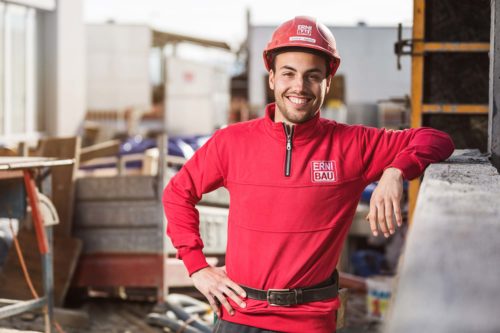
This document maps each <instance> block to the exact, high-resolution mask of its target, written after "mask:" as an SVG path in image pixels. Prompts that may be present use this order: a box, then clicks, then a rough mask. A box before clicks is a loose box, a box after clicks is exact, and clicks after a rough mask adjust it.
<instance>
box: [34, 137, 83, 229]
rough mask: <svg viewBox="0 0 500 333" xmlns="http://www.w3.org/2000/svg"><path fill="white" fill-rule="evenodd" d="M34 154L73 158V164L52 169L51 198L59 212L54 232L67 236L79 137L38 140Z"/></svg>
mask: <svg viewBox="0 0 500 333" xmlns="http://www.w3.org/2000/svg"><path fill="white" fill-rule="evenodd" d="M35 155H36V156H46V157H57V158H69V159H74V160H75V163H74V164H73V165H68V166H63V167H58V168H54V169H53V170H52V193H51V199H52V202H53V203H54V206H55V207H56V209H57V213H58V214H59V220H60V223H59V225H58V226H57V227H56V228H54V234H55V235H56V236H57V235H59V234H61V235H63V236H66V237H69V236H71V226H72V222H73V206H74V197H75V196H74V193H75V179H76V171H77V170H78V166H79V156H80V138H79V137H70V138H48V139H43V140H40V142H39V145H38V147H37V149H36V153H35Z"/></svg>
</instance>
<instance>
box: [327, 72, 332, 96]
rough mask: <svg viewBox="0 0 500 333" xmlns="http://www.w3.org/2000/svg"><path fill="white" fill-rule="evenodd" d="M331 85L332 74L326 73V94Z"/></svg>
mask: <svg viewBox="0 0 500 333" xmlns="http://www.w3.org/2000/svg"><path fill="white" fill-rule="evenodd" d="M331 85H332V76H331V75H328V77H327V78H326V93H327V94H328V92H329V91H330V86H331Z"/></svg>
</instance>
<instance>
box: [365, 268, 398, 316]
mask: <svg viewBox="0 0 500 333" xmlns="http://www.w3.org/2000/svg"><path fill="white" fill-rule="evenodd" d="M393 281H394V278H393V277H392V276H371V277H369V278H367V279H366V285H367V287H368V292H367V294H366V310H367V313H368V316H369V317H370V318H373V319H378V320H383V319H384V318H385V317H386V315H387V309H388V307H389V302H390V299H391V293H392V285H393Z"/></svg>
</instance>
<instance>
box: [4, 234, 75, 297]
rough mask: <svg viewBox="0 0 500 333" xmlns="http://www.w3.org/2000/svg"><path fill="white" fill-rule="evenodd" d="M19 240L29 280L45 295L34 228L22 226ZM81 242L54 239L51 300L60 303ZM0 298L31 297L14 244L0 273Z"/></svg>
mask: <svg viewBox="0 0 500 333" xmlns="http://www.w3.org/2000/svg"><path fill="white" fill-rule="evenodd" d="M18 240H19V243H20V246H21V250H22V252H23V255H24V260H25V262H26V266H27V268H28V272H29V274H30V276H31V280H32V282H33V285H34V287H35V290H36V291H37V293H38V295H39V296H43V295H44V290H43V281H42V265H41V257H40V254H39V252H38V246H37V241H36V237H35V233H34V231H29V230H27V229H21V230H20V231H19V234H18ZM81 248H82V242H81V241H80V240H78V239H72V238H62V237H58V238H55V240H54V252H53V253H54V302H55V305H56V306H60V305H62V304H63V301H64V297H65V295H66V292H67V290H68V288H69V284H70V282H71V278H72V276H73V273H74V271H75V268H76V264H77V259H78V257H79V255H80V252H81ZM0 298H10V299H21V300H27V299H32V298H33V296H32V295H31V292H30V290H29V288H28V285H27V283H26V280H25V278H24V275H23V272H22V269H21V266H20V264H19V259H18V257H17V253H16V251H15V248H14V246H12V247H11V248H10V250H9V254H8V255H7V259H6V261H5V264H4V266H3V271H2V273H0Z"/></svg>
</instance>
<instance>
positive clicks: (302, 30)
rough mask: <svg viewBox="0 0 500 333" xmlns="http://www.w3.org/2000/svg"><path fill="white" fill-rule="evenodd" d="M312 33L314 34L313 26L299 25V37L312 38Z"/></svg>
mask: <svg viewBox="0 0 500 333" xmlns="http://www.w3.org/2000/svg"><path fill="white" fill-rule="evenodd" d="M311 32H312V26H311V25H304V24H299V25H298V26H297V35H302V36H311Z"/></svg>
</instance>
